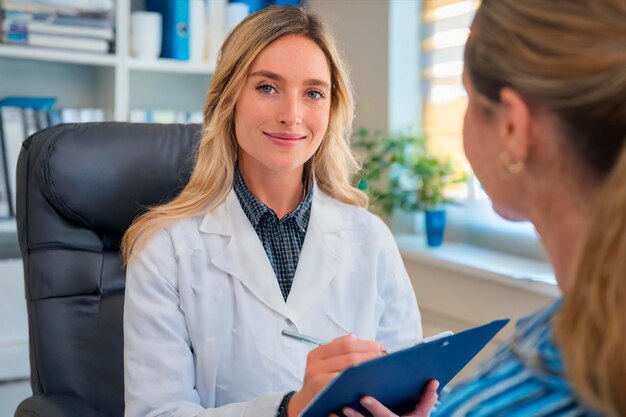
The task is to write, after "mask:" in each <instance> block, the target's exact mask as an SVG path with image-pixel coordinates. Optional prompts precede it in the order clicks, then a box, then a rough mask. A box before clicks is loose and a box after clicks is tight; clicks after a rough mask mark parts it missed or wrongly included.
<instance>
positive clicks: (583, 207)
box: [530, 190, 590, 294]
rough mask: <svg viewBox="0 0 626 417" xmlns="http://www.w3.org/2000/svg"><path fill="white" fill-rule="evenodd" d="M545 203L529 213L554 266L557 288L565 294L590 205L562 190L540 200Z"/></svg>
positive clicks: (572, 272) (570, 279) (582, 236)
mask: <svg viewBox="0 0 626 417" xmlns="http://www.w3.org/2000/svg"><path fill="white" fill-rule="evenodd" d="M543 201H544V202H545V203H544V205H542V206H541V205H540V206H539V208H538V209H537V210H536V211H535V212H534V213H532V214H531V215H530V220H531V222H532V223H533V224H534V226H535V228H536V229H537V232H538V233H539V235H540V236H541V240H542V241H543V244H544V246H545V248H546V251H547V252H548V256H549V258H550V261H551V263H552V266H553V268H554V274H555V276H556V280H557V283H558V285H559V288H560V289H561V291H562V292H563V293H564V294H567V292H568V290H569V287H570V284H571V281H572V278H573V275H574V273H575V271H574V268H575V266H576V258H577V256H578V251H579V246H580V244H581V243H582V239H583V238H584V233H585V230H586V227H587V224H588V218H589V215H590V209H589V207H590V206H589V205H588V204H582V203H581V202H580V201H576V199H575V198H572V197H571V193H567V192H564V190H561V192H560V193H559V192H558V191H557V192H556V193H554V192H553V195H552V196H551V197H550V198H545V199H544V200H543Z"/></svg>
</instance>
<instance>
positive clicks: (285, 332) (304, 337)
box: [280, 330, 327, 346]
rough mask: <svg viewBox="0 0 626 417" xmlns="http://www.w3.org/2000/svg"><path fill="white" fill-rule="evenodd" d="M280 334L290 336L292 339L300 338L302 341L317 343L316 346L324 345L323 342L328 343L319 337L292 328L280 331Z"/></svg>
mask: <svg viewBox="0 0 626 417" xmlns="http://www.w3.org/2000/svg"><path fill="white" fill-rule="evenodd" d="M280 334H282V335H283V336H287V337H290V338H292V339H295V340H298V341H300V342H304V343H310V344H312V345H316V346H319V345H323V344H326V343H327V342H325V341H323V340H321V339H318V338H316V337H313V336H307V335H305V334H301V333H298V332H294V331H292V330H283V331H282V332H280Z"/></svg>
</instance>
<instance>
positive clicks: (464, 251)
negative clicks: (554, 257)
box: [395, 234, 560, 298]
mask: <svg viewBox="0 0 626 417" xmlns="http://www.w3.org/2000/svg"><path fill="white" fill-rule="evenodd" d="M395 239H396V242H397V244H398V247H399V248H400V253H401V254H402V256H403V257H404V258H406V259H410V260H413V261H416V262H420V263H424V264H428V265H431V266H434V267H438V268H442V269H447V270H450V271H454V272H457V273H462V274H465V275H468V276H470V277H472V278H477V279H483V280H489V281H492V282H495V283H498V284H501V285H506V286H511V287H516V288H520V289H524V290H526V291H532V292H536V293H539V294H542V295H548V296H551V297H555V298H556V297H558V296H559V294H560V292H559V289H558V286H557V285H556V280H555V278H554V272H553V271H552V268H551V266H550V264H549V263H548V262H545V261H542V260H537V259H531V258H526V257H522V256H516V255H511V254H508V253H504V252H500V251H496V250H492V249H485V248H482V247H478V246H474V245H470V244H467V243H460V242H445V243H444V244H443V245H442V246H441V247H439V248H429V247H428V246H427V245H426V242H425V240H426V238H425V236H423V235H416V234H395Z"/></svg>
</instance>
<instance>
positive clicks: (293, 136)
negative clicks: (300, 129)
mask: <svg viewBox="0 0 626 417" xmlns="http://www.w3.org/2000/svg"><path fill="white" fill-rule="evenodd" d="M263 133H264V134H266V135H267V136H269V137H271V138H273V139H278V140H291V141H297V140H302V139H305V138H306V136H305V135H301V134H299V133H288V132H263Z"/></svg>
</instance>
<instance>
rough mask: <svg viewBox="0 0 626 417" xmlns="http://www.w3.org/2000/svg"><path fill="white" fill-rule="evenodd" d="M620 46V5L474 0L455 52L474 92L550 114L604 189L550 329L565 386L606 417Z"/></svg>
mask: <svg viewBox="0 0 626 417" xmlns="http://www.w3.org/2000/svg"><path fill="white" fill-rule="evenodd" d="M625 45H626V2H624V1H615V0H550V1H546V0H483V2H482V5H481V7H480V8H479V10H478V12H477V13H476V16H475V19H474V22H473V24H472V28H471V35H470V38H469V40H468V44H467V47H466V50H465V63H466V69H467V72H468V75H469V77H470V79H471V81H472V85H473V86H474V89H475V90H476V91H477V92H478V94H479V95H481V96H482V97H483V98H485V99H487V100H488V101H490V102H491V103H494V102H498V101H500V90H501V89H502V88H503V87H509V88H512V89H513V90H515V91H517V92H518V93H519V94H520V95H521V96H522V97H523V98H524V99H525V100H526V101H527V103H528V104H529V106H533V105H535V104H537V105H540V106H542V107H543V108H545V109H547V110H548V111H550V112H552V113H553V114H554V115H555V116H556V117H557V119H558V122H559V127H560V129H561V133H562V136H563V138H564V139H565V141H564V146H565V147H564V150H569V151H573V152H571V154H573V155H575V158H576V159H577V160H578V161H579V162H580V166H581V167H584V169H583V170H581V171H580V175H581V177H580V178H579V179H581V180H582V179H583V177H582V176H583V175H584V176H588V175H593V176H594V177H596V178H598V179H599V180H600V182H604V183H605V187H604V190H603V191H602V192H601V193H600V194H599V195H598V204H597V206H596V207H595V213H594V214H593V219H592V220H591V226H590V230H589V232H588V236H587V238H586V240H584V245H583V249H582V251H581V256H580V259H579V261H578V269H577V272H576V276H575V279H574V284H573V286H572V287H571V288H570V289H569V291H568V292H567V294H566V295H565V301H564V305H563V309H562V311H561V312H560V313H559V314H558V316H557V317H556V321H555V326H556V327H555V332H556V336H557V340H558V344H559V346H560V348H561V350H562V351H563V355H564V361H565V368H566V373H567V375H568V377H569V378H570V380H571V381H572V382H573V384H574V389H575V390H576V391H577V393H578V394H579V395H580V397H581V398H582V399H583V400H585V401H587V402H589V403H590V404H592V405H594V406H595V407H597V408H598V409H599V410H601V411H603V412H605V413H607V414H608V415H614V416H618V415H619V416H626V395H624V388H623V382H624V381H625V380H626V350H625V346H626V263H625V261H624V259H625V257H626V155H622V158H621V160H620V161H619V163H617V162H616V161H617V160H618V158H619V155H620V153H621V152H622V151H621V150H622V148H624V142H625V141H626V70H625V69H626V47H625ZM612 170H613V171H614V172H613V173H612V174H611V172H612ZM607 178H608V179H607ZM607 225H610V226H607Z"/></svg>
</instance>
